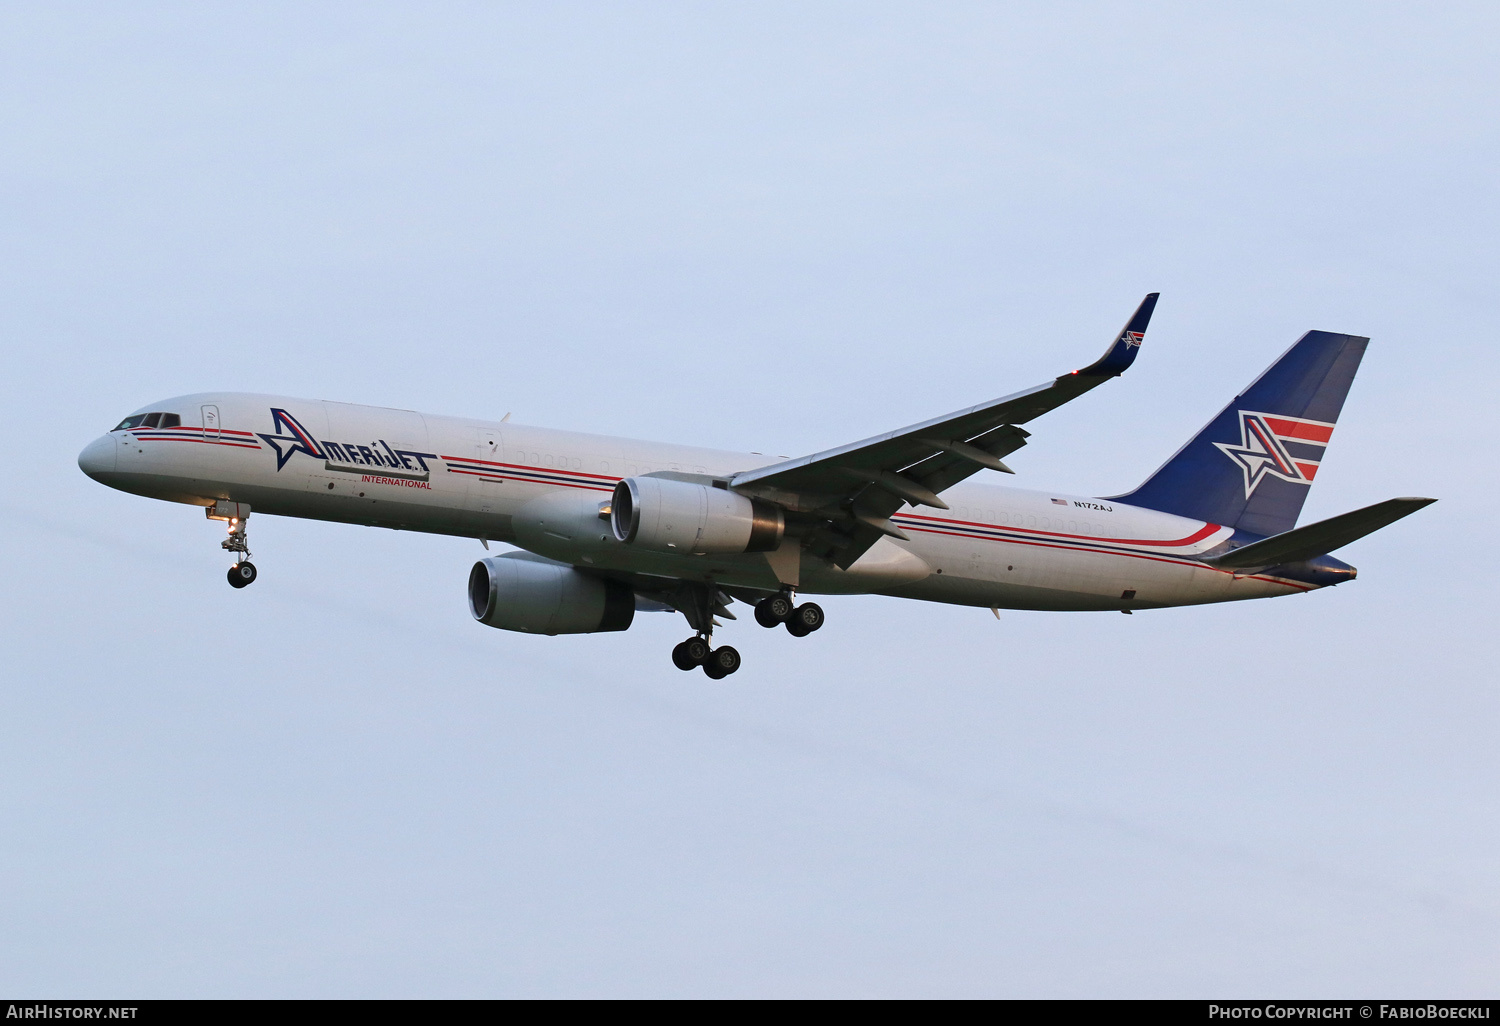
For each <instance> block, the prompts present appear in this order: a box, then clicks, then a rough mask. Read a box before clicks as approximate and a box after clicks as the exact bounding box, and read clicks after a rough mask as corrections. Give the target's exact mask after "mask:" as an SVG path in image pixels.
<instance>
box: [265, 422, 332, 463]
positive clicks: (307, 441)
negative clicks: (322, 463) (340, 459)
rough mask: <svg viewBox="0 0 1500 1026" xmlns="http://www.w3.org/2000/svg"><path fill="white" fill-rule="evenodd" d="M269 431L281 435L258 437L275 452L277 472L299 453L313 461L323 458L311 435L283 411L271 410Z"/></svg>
mask: <svg viewBox="0 0 1500 1026" xmlns="http://www.w3.org/2000/svg"><path fill="white" fill-rule="evenodd" d="M271 430H272V431H277V432H283V433H281V434H274V435H261V436H260V437H261V438H263V439H265V441H266V444H267V445H269V446H270V447H271V448H273V449H275V450H276V469H277V470H278V471H279V470H280V469H281V468H282V467H284V466H286V461H287V460H289V459H291V458H292V457H293V456H295V455H297V453H299V452H305V453H307V455H309V456H311V457H312V458H313V459H318V460H321V459H323V458H324V457H323V453H322V451H321V450H320V449H319V448H318V443H317V442H316V441H314V440H313V437H312V435H310V434H308V433H307V431H306V429H304V428H303V427H302V425H301V424H298V423H297V418H296V417H293V416H292V415H291V414H290V413H288V412H286V411H285V410H276V409H273V410H272V411H271Z"/></svg>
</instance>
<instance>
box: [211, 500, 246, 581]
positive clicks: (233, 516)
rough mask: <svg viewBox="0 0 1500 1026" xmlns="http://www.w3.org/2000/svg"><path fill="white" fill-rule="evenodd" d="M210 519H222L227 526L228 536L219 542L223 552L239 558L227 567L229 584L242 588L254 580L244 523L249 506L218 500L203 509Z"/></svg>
mask: <svg viewBox="0 0 1500 1026" xmlns="http://www.w3.org/2000/svg"><path fill="white" fill-rule="evenodd" d="M204 513H206V514H208V519H210V520H223V521H224V522H225V523H226V524H227V525H228V527H229V537H228V538H225V539H224V540H223V541H221V542H220V543H219V546H220V548H222V549H223V550H224V551H225V552H232V553H234V554H235V555H237V556H239V557H240V558H239V559H238V560H236V561H235V564H234V566H232V567H230V568H229V574H228V577H229V586H230V587H231V588H236V589H238V588H243V587H246V586H247V585H250V584H253V583H254V582H255V577H256V571H255V564H254V563H252V562H250V539H249V536H248V534H247V532H246V530H245V524H246V522H247V521H248V520H249V519H250V507H249V506H248V505H247V504H245V503H243V502H225V501H224V500H222V499H221V500H220V501H218V502H216V503H214V504H213V505H212V506H210V507H208V508H207V509H206V510H204Z"/></svg>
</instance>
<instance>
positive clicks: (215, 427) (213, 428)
mask: <svg viewBox="0 0 1500 1026" xmlns="http://www.w3.org/2000/svg"><path fill="white" fill-rule="evenodd" d="M203 437H204V438H218V437H219V408H218V407H217V406H205V407H203Z"/></svg>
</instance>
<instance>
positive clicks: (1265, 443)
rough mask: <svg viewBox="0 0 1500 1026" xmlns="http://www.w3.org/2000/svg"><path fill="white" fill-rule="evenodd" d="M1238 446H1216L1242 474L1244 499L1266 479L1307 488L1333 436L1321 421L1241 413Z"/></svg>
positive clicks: (1331, 430)
mask: <svg viewBox="0 0 1500 1026" xmlns="http://www.w3.org/2000/svg"><path fill="white" fill-rule="evenodd" d="M1239 415H1240V443H1239V444H1238V445H1235V444H1234V443H1232V442H1215V443H1214V446H1215V447H1216V448H1217V449H1218V450H1219V451H1220V452H1222V453H1223V454H1224V455H1225V456H1228V457H1229V458H1230V459H1232V460H1234V462H1235V463H1237V464H1238V465H1239V467H1240V469H1241V470H1242V471H1244V474H1245V498H1247V499H1248V498H1250V496H1252V495H1254V494H1255V489H1257V488H1259V487H1260V483H1261V482H1262V481H1264V480H1265V479H1266V478H1267V477H1274V478H1278V479H1280V480H1282V481H1289V482H1291V483H1292V484H1302V485H1310V484H1312V480H1313V477H1314V476H1315V475H1316V474H1317V472H1318V467H1319V465H1320V461H1321V459H1322V455H1323V449H1324V448H1325V447H1326V446H1327V445H1328V439H1329V438H1330V437H1331V436H1332V435H1333V425H1332V424H1329V423H1327V422H1324V421H1317V420H1304V419H1302V418H1299V417H1281V416H1276V415H1274V414H1268V413H1252V412H1250V411H1248V410H1240V411H1239Z"/></svg>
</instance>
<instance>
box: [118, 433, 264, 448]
mask: <svg viewBox="0 0 1500 1026" xmlns="http://www.w3.org/2000/svg"><path fill="white" fill-rule="evenodd" d="M136 441H138V442H196V443H197V444H198V445H228V446H231V447H233V448H235V449H259V448H260V443H259V442H256V443H254V444H252V445H246V444H245V443H244V442H220V441H216V440H215V439H212V438H166V437H163V436H161V435H137V436H136Z"/></svg>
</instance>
